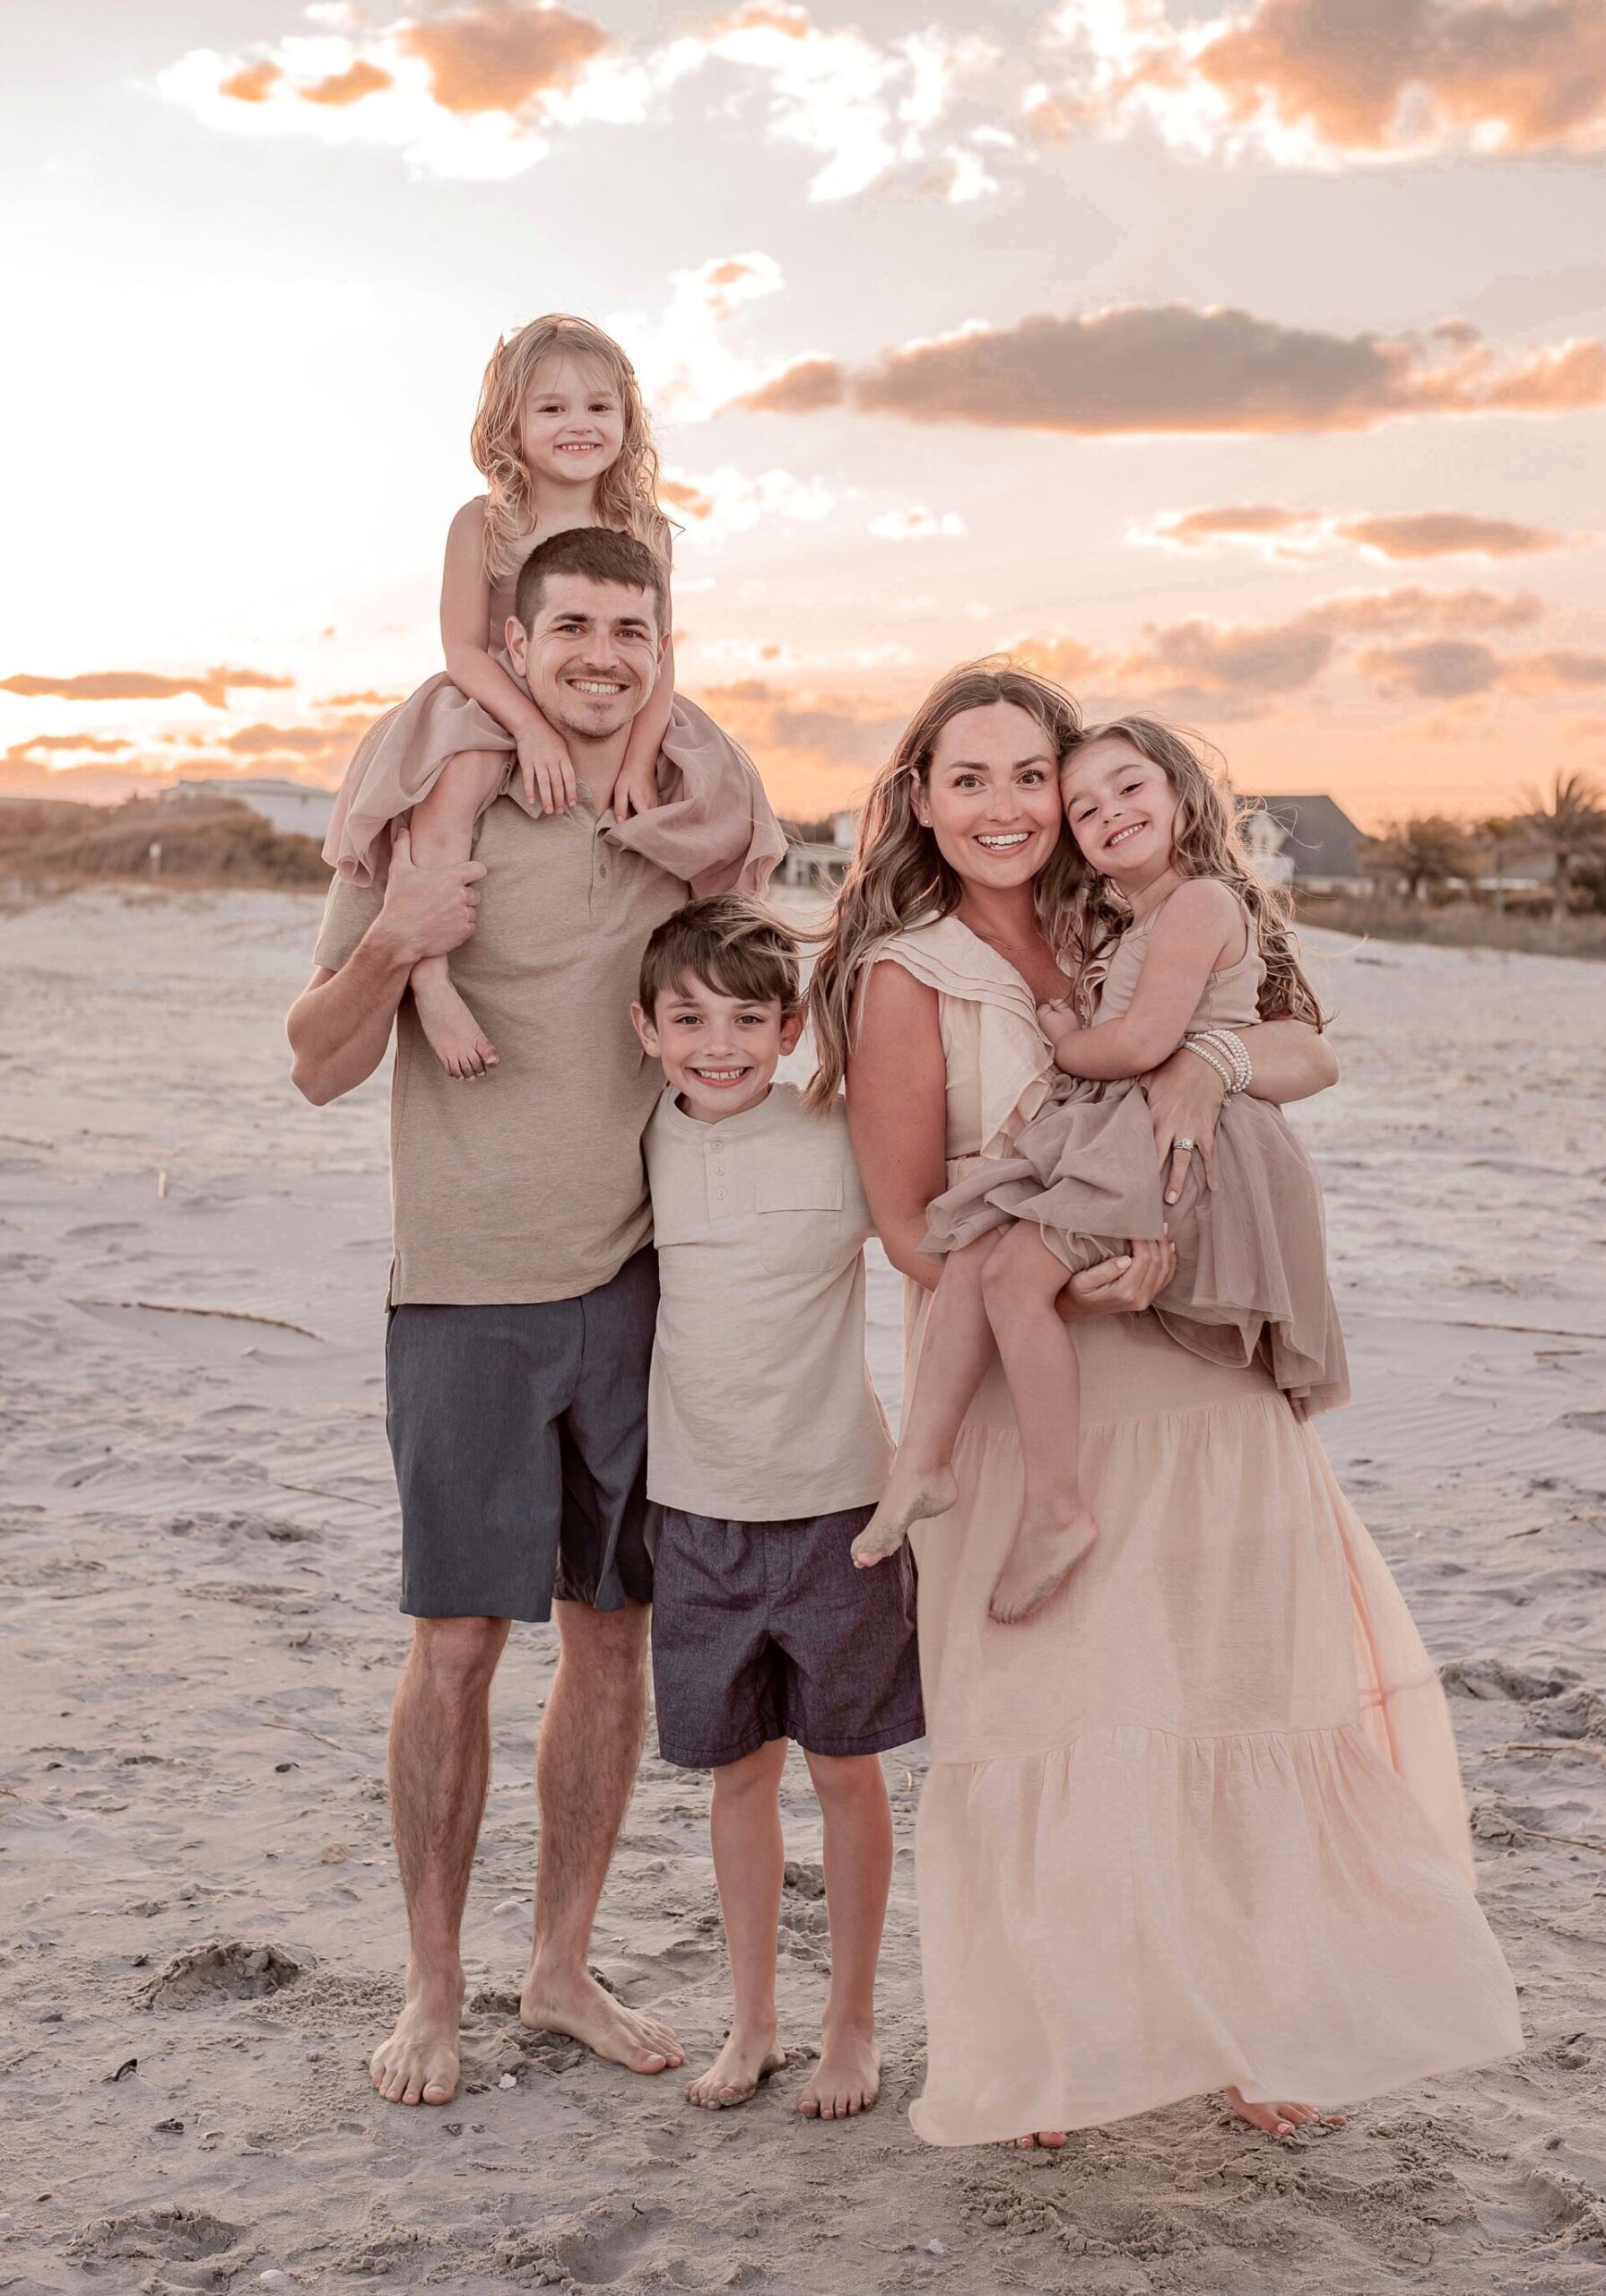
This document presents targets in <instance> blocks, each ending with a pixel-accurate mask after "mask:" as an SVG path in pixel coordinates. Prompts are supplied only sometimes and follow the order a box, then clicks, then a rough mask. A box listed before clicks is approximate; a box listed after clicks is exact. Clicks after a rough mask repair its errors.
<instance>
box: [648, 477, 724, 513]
mask: <svg viewBox="0 0 1606 2296" xmlns="http://www.w3.org/2000/svg"><path fill="white" fill-rule="evenodd" d="M658 500H659V501H660V502H667V503H668V505H669V507H670V509H672V510H684V512H685V513H686V516H687V517H689V518H708V517H712V516H713V515H714V497H713V496H712V495H711V494H706V493H704V491H703V490H702V488H701V487H700V486H693V485H692V484H690V482H689V481H687V480H685V479H680V478H670V477H667V476H666V475H665V474H664V473H663V472H660V473H659V475H658Z"/></svg>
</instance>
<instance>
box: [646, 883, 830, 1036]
mask: <svg viewBox="0 0 1606 2296" xmlns="http://www.w3.org/2000/svg"><path fill="white" fill-rule="evenodd" d="M687 979H691V980H699V981H701V982H702V984H703V986H704V987H706V988H713V989H717V990H718V992H719V994H720V995H721V996H737V997H740V998H741V999H742V1002H743V1003H744V1004H752V1005H771V1004H776V1003H777V1002H778V1004H779V1005H780V1008H781V1011H782V1013H795V1012H796V1011H797V1009H798V1007H799V1006H800V1005H801V1004H802V1002H803V991H802V987H801V986H800V982H799V969H798V958H797V943H796V941H795V939H794V936H793V935H792V933H791V931H790V929H789V928H788V927H787V926H786V925H784V924H783V923H782V922H781V919H780V918H778V917H776V916H774V915H773V914H772V913H771V912H770V910H768V909H765V908H764V907H763V906H762V905H761V904H760V902H758V901H756V900H744V899H743V898H742V895H741V894H739V893H715V894H712V895H711V896H710V897H709V898H708V900H693V901H688V902H687V904H686V906H685V908H684V909H676V911H675V913H674V915H673V917H666V918H664V922H663V924H662V925H660V926H658V928H657V930H656V932H655V934H654V935H653V936H652V939H651V940H650V941H649V942H648V943H647V947H646V949H645V950H644V951H643V952H642V957H641V987H640V1001H641V1009H642V1011H643V1012H644V1013H647V1015H648V1017H649V1018H650V1017H651V1015H652V1014H653V1013H655V1011H656V1010H657V1004H658V999H659V997H660V996H663V994H664V991H665V989H670V988H673V987H675V986H676V985H677V983H679V982H681V981H683V980H687Z"/></svg>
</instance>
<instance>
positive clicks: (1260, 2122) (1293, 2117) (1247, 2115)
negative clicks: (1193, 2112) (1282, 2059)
mask: <svg viewBox="0 0 1606 2296" xmlns="http://www.w3.org/2000/svg"><path fill="white" fill-rule="evenodd" d="M1227 2109H1228V2112H1229V2113H1234V2114H1236V2115H1237V2118H1238V2119H1239V2120H1246V2121H1247V2122H1248V2124H1249V2126H1250V2127H1251V2128H1259V2129H1263V2130H1264V2132H1265V2134H1266V2135H1268V2136H1292V2135H1293V2134H1294V2131H1295V2130H1296V2129H1297V2128H1308V2127H1309V2126H1311V2124H1312V2122H1313V2121H1318V2120H1320V2119H1321V2118H1322V2116H1321V2114H1320V2113H1319V2112H1318V2111H1317V2110H1316V2109H1315V2106H1314V2105H1290V2104H1284V2103H1283V2102H1281V2101H1280V2100H1273V2101H1272V2102H1271V2103H1269V2104H1263V2105H1252V2104H1251V2103H1250V2102H1249V2101H1248V2100H1247V2098H1246V2096H1245V2095H1244V2092H1243V2091H1242V2090H1241V2089H1228V2092H1227ZM1332 2126H1334V2127H1341V2126H1342V2122H1341V2121H1338V2120H1335V2121H1334V2122H1333V2124H1332Z"/></svg>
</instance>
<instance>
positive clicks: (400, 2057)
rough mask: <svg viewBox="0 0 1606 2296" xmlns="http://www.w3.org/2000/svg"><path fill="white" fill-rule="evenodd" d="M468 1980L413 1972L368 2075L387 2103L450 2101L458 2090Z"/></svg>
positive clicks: (430, 2103) (438, 2102)
mask: <svg viewBox="0 0 1606 2296" xmlns="http://www.w3.org/2000/svg"><path fill="white" fill-rule="evenodd" d="M462 2016H463V1979H462V1976H461V1974H459V1975H457V1976H456V1977H446V1978H441V1977H436V1978H431V1979H425V1978H421V1977H415V1976H414V1974H413V1973H412V1970H409V1971H408V1973H407V1998H406V2002H405V2005H404V2008H403V2010H402V2013H401V2015H400V2016H399V2017H398V2018H397V2019H396V2022H395V2031H394V2032H393V2033H392V2034H391V2036H390V2038H389V2039H388V2040H383V2041H381V2042H380V2044H379V2046H378V2048H377V2049H376V2050H375V2051H374V2053H373V2055H372V2057H369V2061H368V2077H369V2080H370V2081H371V2082H372V2083H373V2084H374V2086H375V2088H376V2089H378V2092H379V2094H380V2095H381V2096H382V2097H383V2098H384V2100H385V2101H386V2104H387V2105H449V2104H450V2103H451V2101H452V2099H453V2098H454V2097H455V2096H456V2093H457V2049H458V2037H457V2036H458V2026H459V2024H460V2023H461V2021H462Z"/></svg>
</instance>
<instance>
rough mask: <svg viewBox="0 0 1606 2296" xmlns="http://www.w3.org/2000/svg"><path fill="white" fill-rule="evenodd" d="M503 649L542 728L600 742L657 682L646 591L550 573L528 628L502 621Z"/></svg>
mask: <svg viewBox="0 0 1606 2296" xmlns="http://www.w3.org/2000/svg"><path fill="white" fill-rule="evenodd" d="M508 652H509V653H510V655H511V656H512V657H513V666H514V668H515V669H516V670H517V671H519V672H520V674H522V676H523V677H524V680H525V683H526V684H527V685H528V687H529V689H530V692H531V696H532V698H533V699H534V702H535V706H536V708H537V709H539V710H540V712H541V714H542V716H543V718H545V719H546V721H547V723H548V725H549V726H555V727H556V728H557V730H558V732H559V733H560V734H565V735H573V736H574V737H575V738H576V739H577V741H582V742H603V741H607V740H609V739H611V738H612V735H615V734H618V733H621V731H622V730H623V729H624V727H625V726H628V725H629V722H630V720H631V718H634V717H636V716H637V714H638V712H639V711H640V710H641V709H643V708H644V707H645V705H646V703H647V697H648V696H649V695H650V693H651V692H652V690H653V685H654V683H655V680H656V678H657V674H658V664H659V662H660V661H661V659H662V658H663V654H664V638H663V635H662V634H661V632H660V631H659V628H658V602H657V600H656V598H655V597H654V596H653V594H652V592H651V591H650V590H636V589H626V588H624V587H621V585H620V584H618V583H616V582H594V581H593V580H592V579H591V578H590V577H589V576H587V575H585V574H553V575H551V576H549V577H548V578H547V580H546V581H545V583H544V584H543V587H542V591H541V596H540V599H539V601H538V603H537V604H536V608H535V614H534V621H533V622H531V624H530V627H529V629H528V630H527V631H526V630H525V629H524V628H523V627H522V625H521V624H520V623H518V622H508Z"/></svg>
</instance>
